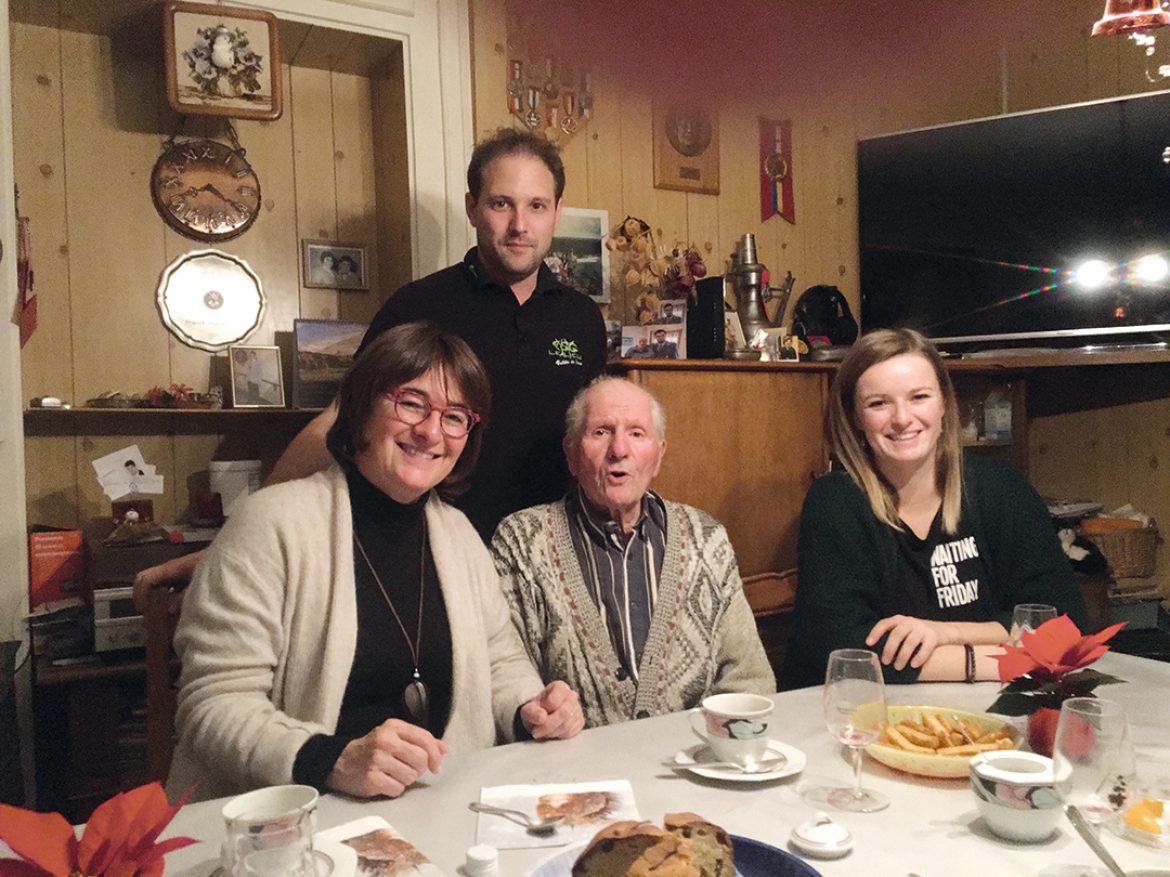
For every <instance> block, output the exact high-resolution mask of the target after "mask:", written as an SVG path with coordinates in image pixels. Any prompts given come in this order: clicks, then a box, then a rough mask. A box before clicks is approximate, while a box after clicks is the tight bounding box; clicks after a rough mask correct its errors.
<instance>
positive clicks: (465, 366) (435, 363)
mask: <svg viewBox="0 0 1170 877" xmlns="http://www.w3.org/2000/svg"><path fill="white" fill-rule="evenodd" d="M431 369H438V371H439V372H440V373H441V374H442V375H443V378H444V380H445V381H446V382H447V383H448V384H454V385H455V386H457V387H458V388H459V392H460V394H461V395H462V397H463V399H462V402H463V404H464V405H467V406H468V407H469V408H471V410H472V411H474V412H475V413H476V414H478V415H479V416H480V418H481V420H480V423H479V424H477V425H476V426H475V427H473V428H472V430H471V433H470V434H469V435H468V437H467V445H466V447H464V449H463V453H462V454H460V455H459V459H458V460H457V461H456V463H455V466H454V468H453V469H452V470H451V474H450V475H448V476H447V477H446V478H445V479H443V481H442V482H441V483H440V484H439V485H437V486H436V488H435V490H436V491H437V492H438V494H439V496H441V497H442V498H443V499H444V500H448V501H449V500H452V499H454V498H455V497H457V496H459V495H460V494H462V493H463V492H464V491H465V490H467V485H468V480H469V478H470V475H471V471H472V470H473V469H474V468H475V462H476V460H478V459H479V449H480V446H481V445H482V444H483V429H484V427H485V426H486V425H487V417H488V411H489V410H490V409H491V404H492V393H491V384H490V382H489V381H488V376H487V372H485V371H484V368H483V364H482V363H481V362H480V361H479V359H478V357H476V355H475V354H474V353H472V351H471V348H470V347H468V346H467V342H466V341H464V340H463V339H462V338H460V337H458V336H457V335H452V334H451V333H450V332H444V331H443V330H442V329H440V328H439V327H438V326H437V325H435V324H434V323H432V322H430V321H426V320H424V321H419V322H416V323H403V324H402V325H401V326H395V327H394V328H393V329H388V330H387V331H385V332H383V333H382V334H381V335H379V336H378V337H377V338H375V339H374V340H373V341H372V342H370V343H369V344H367V345H366V347H365V349H363V350H362V352H361V353H360V354H358V357H357V359H356V360H354V363H353V365H352V366H351V367H350V369H349V371H348V372H347V373H346V375H345V378H344V379H343V380H342V382H341V389H340V390H339V391H338V393H337V420H336V421H335V422H334V423H333V426H332V427H330V429H329V433H328V435H327V436H326V437H325V446H326V447H327V448H328V449H329V453H331V454H332V455H333V458H334V459H335V460H337V462H338V463H340V464H341V465H342V466H343V467H345V468H352V467H353V465H354V457H355V455H356V454H358V453H359V452H361V451H362V450H364V449H365V447H366V445H365V444H363V442H362V436H363V435H364V434H365V431H366V426H367V425H368V424H369V422H370V419H371V418H372V417H373V416H374V410H375V408H376V406H377V404H378V397H379V396H381V395H382V394H383V393H385V392H388V391H389V390H393V389H395V388H397V387H400V386H402V385H403V384H405V383H408V382H409V381H413V380H414V379H415V378H417V377H419V376H420V375H423V374H426V373H427V372H428V371H430V370H431Z"/></svg>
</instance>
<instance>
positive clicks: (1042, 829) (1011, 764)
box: [970, 749, 1064, 843]
mask: <svg viewBox="0 0 1170 877" xmlns="http://www.w3.org/2000/svg"><path fill="white" fill-rule="evenodd" d="M970 771H971V790H972V791H973V792H974V793H975V800H976V802H977V803H978V805H979V812H980V814H981V815H982V816H983V821H984V822H986V823H987V827H988V828H990V829H991V831H992V832H993V833H995V834H997V835H999V836H1000V837H1002V838H1005V839H1007V840H1014V841H1020V842H1025V843H1035V842H1037V841H1042V840H1046V839H1047V838H1048V837H1050V836H1051V834H1052V832H1053V831H1055V830H1056V824H1057V822H1059V821H1060V817H1061V815H1062V814H1063V812H1064V811H1063V809H1062V807H1061V800H1060V798H1059V797H1058V796H1057V794H1056V790H1055V789H1054V788H1053V775H1052V759H1051V758H1046V757H1045V756H1043V755H1037V754H1036V753H1034V752H1019V751H1016V750H1014V749H1000V750H993V751H991V752H980V753H979V754H978V755H976V756H975V757H974V758H972V759H971V767H970Z"/></svg>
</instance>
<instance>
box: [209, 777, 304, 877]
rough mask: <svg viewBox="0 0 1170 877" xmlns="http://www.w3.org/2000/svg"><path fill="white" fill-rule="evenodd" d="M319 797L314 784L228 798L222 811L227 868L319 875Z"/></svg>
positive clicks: (240, 873)
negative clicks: (316, 849) (315, 839)
mask: <svg viewBox="0 0 1170 877" xmlns="http://www.w3.org/2000/svg"><path fill="white" fill-rule="evenodd" d="M317 798H318V794H317V790H316V789H314V788H313V787H312V786H272V787H270V788H267V789H257V790H256V791H254V792H248V793H247V794H244V795H240V796H238V797H236V798H232V799H231V800H230V801H228V802H227V803H226V804H225V805H224V806H223V811H222V812H223V822H224V828H225V830H226V837H225V838H224V842H223V847H222V848H221V850H220V864H221V865H222V866H223V871H224V874H230V875H234V877H244V875H249V877H275V875H283V877H315V875H316V873H317V871H316V866H315V863H314V861H313V832H314V831H315V830H316V827H317Z"/></svg>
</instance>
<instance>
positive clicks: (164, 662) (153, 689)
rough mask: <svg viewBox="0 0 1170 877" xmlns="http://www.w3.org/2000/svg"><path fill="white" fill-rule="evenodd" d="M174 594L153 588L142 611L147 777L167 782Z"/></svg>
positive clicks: (174, 664)
mask: <svg viewBox="0 0 1170 877" xmlns="http://www.w3.org/2000/svg"><path fill="white" fill-rule="evenodd" d="M174 600H175V595H174V594H171V593H169V592H168V591H167V590H166V589H165V588H155V589H153V590H152V591H150V592H149V593H148V594H147V595H146V605H145V607H144V608H143V610H142V617H143V621H144V623H145V625H146V757H147V768H148V770H149V772H150V778H151V779H153V780H158V781H159V782H166V779H167V773H168V772H169V771H170V769H171V753H172V752H173V751H174V748H175V706H176V701H177V689H176V687H175V682H176V680H177V679H178V675H179V660H178V658H177V657H176V656H175V651H174V648H172V645H171V643H172V640H173V639H174V637H175V626H176V625H177V624H178V621H179V614H178V612H176V611H172V609H171V603H172V602H173V601H174Z"/></svg>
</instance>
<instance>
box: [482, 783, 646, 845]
mask: <svg viewBox="0 0 1170 877" xmlns="http://www.w3.org/2000/svg"><path fill="white" fill-rule="evenodd" d="M479 802H480V803H481V804H490V805H491V806H493V807H508V808H510V809H512V810H519V811H521V812H523V813H527V814H528V815H529V816H531V817H533V818H535V819H546V818H549V817H552V816H562V817H564V819H563V821H562V822H561V824H560V825H558V826H557V829H556V831H555V832H553V833H552V834H551V835H547V836H544V837H538V836H536V835H534V834H529V833H528V831H527V830H525V828H524V827H523V826H522V825H519V824H517V823H515V822H512V821H511V820H510V819H506V818H504V817H503V816H496V815H493V814H489V813H480V814H479V826H478V829H477V831H476V834H475V840H476V843H481V844H491V845H492V846H493V847H495V848H496V849H498V850H517V849H527V848H532V847H561V846H565V845H567V844H570V843H573V842H574V841H578V840H582V839H588V838H591V837H593V835H595V834H596V833H597V831H598V829H599V828H601V826H603V825H607V824H608V823H610V822H616V821H618V820H620V819H640V818H641V817H640V816H639V815H638V806H637V804H635V803H634V789H633V787H632V786H631V785H630V783H629V780H606V781H603V782H595V783H555V784H548V785H527V786H488V787H486V788H483V789H480V793H479Z"/></svg>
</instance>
